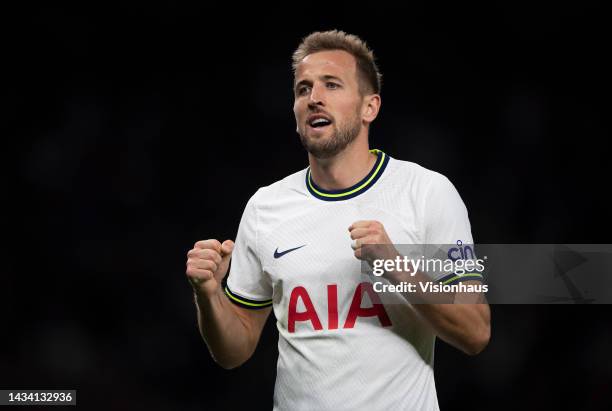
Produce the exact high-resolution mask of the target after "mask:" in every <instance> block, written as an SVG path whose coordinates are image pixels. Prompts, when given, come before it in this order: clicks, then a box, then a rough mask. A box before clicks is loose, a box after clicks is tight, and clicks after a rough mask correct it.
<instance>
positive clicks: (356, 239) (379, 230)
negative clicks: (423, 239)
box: [348, 220, 398, 262]
mask: <svg viewBox="0 0 612 411" xmlns="http://www.w3.org/2000/svg"><path fill="white" fill-rule="evenodd" d="M348 230H349V233H350V235H351V240H353V243H352V244H351V247H352V248H353V250H354V254H355V257H356V258H357V259H359V260H365V261H368V262H372V261H373V260H377V259H393V258H395V257H396V256H397V255H398V254H397V250H396V249H395V248H394V247H393V243H392V241H391V239H390V238H389V235H388V234H387V231H386V230H385V226H384V225H383V224H382V223H381V222H380V221H374V220H366V221H356V222H354V223H353V224H351V226H350V227H349V229H348ZM363 246H367V247H363Z"/></svg>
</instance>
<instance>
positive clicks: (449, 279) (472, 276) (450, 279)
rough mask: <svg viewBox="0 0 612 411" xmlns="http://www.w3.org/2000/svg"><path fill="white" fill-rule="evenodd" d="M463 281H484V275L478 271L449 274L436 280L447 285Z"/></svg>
mask: <svg viewBox="0 0 612 411" xmlns="http://www.w3.org/2000/svg"><path fill="white" fill-rule="evenodd" d="M463 281H480V282H483V281H484V277H483V276H482V274H480V273H465V274H455V273H453V274H450V275H447V276H446V277H442V278H441V279H439V280H438V283H440V284H443V285H447V284H458V283H461V282H463Z"/></svg>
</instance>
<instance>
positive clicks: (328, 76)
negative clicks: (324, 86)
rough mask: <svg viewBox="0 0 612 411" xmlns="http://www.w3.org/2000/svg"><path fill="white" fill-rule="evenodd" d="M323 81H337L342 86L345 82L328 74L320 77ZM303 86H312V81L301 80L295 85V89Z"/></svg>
mask: <svg viewBox="0 0 612 411" xmlns="http://www.w3.org/2000/svg"><path fill="white" fill-rule="evenodd" d="M319 78H320V79H322V80H325V81H327V80H336V81H338V82H340V83H342V84H344V82H343V81H342V79H341V78H340V77H336V76H332V75H331V74H326V75H324V76H320V77H319ZM302 84H307V85H308V84H312V82H311V81H310V80H300V81H298V82H297V83H295V86H293V88H294V89H297V88H298V87H299V86H301V85H302Z"/></svg>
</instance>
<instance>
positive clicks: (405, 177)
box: [389, 158, 454, 196]
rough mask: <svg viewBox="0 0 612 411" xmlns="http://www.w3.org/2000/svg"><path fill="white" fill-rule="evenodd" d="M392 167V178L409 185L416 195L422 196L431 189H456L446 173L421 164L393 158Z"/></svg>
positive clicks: (406, 185)
mask: <svg viewBox="0 0 612 411" xmlns="http://www.w3.org/2000/svg"><path fill="white" fill-rule="evenodd" d="M390 168H391V170H390V171H391V172H390V173H389V174H390V177H391V180H395V181H396V182H401V184H403V185H404V186H405V187H409V188H410V190H411V191H412V194H414V195H419V196H421V195H424V194H427V193H429V192H431V191H439V190H443V191H444V190H450V189H453V190H454V187H453V184H452V183H451V182H450V180H449V179H448V178H447V177H446V176H445V175H443V174H441V173H439V172H437V171H434V170H430V169H428V168H426V167H423V166H422V165H420V164H417V163H414V162H411V161H405V160H398V159H396V158H393V159H392V162H391V164H390Z"/></svg>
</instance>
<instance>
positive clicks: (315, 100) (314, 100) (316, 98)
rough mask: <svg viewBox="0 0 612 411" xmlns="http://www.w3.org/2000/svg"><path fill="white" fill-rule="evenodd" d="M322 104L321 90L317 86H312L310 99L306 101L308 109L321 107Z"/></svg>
mask: <svg viewBox="0 0 612 411" xmlns="http://www.w3.org/2000/svg"><path fill="white" fill-rule="evenodd" d="M322 105H324V104H323V96H322V92H321V89H320V87H319V86H318V85H316V84H315V85H313V86H312V90H311V91H310V98H309V99H308V107H310V108H314V107H316V106H322Z"/></svg>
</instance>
